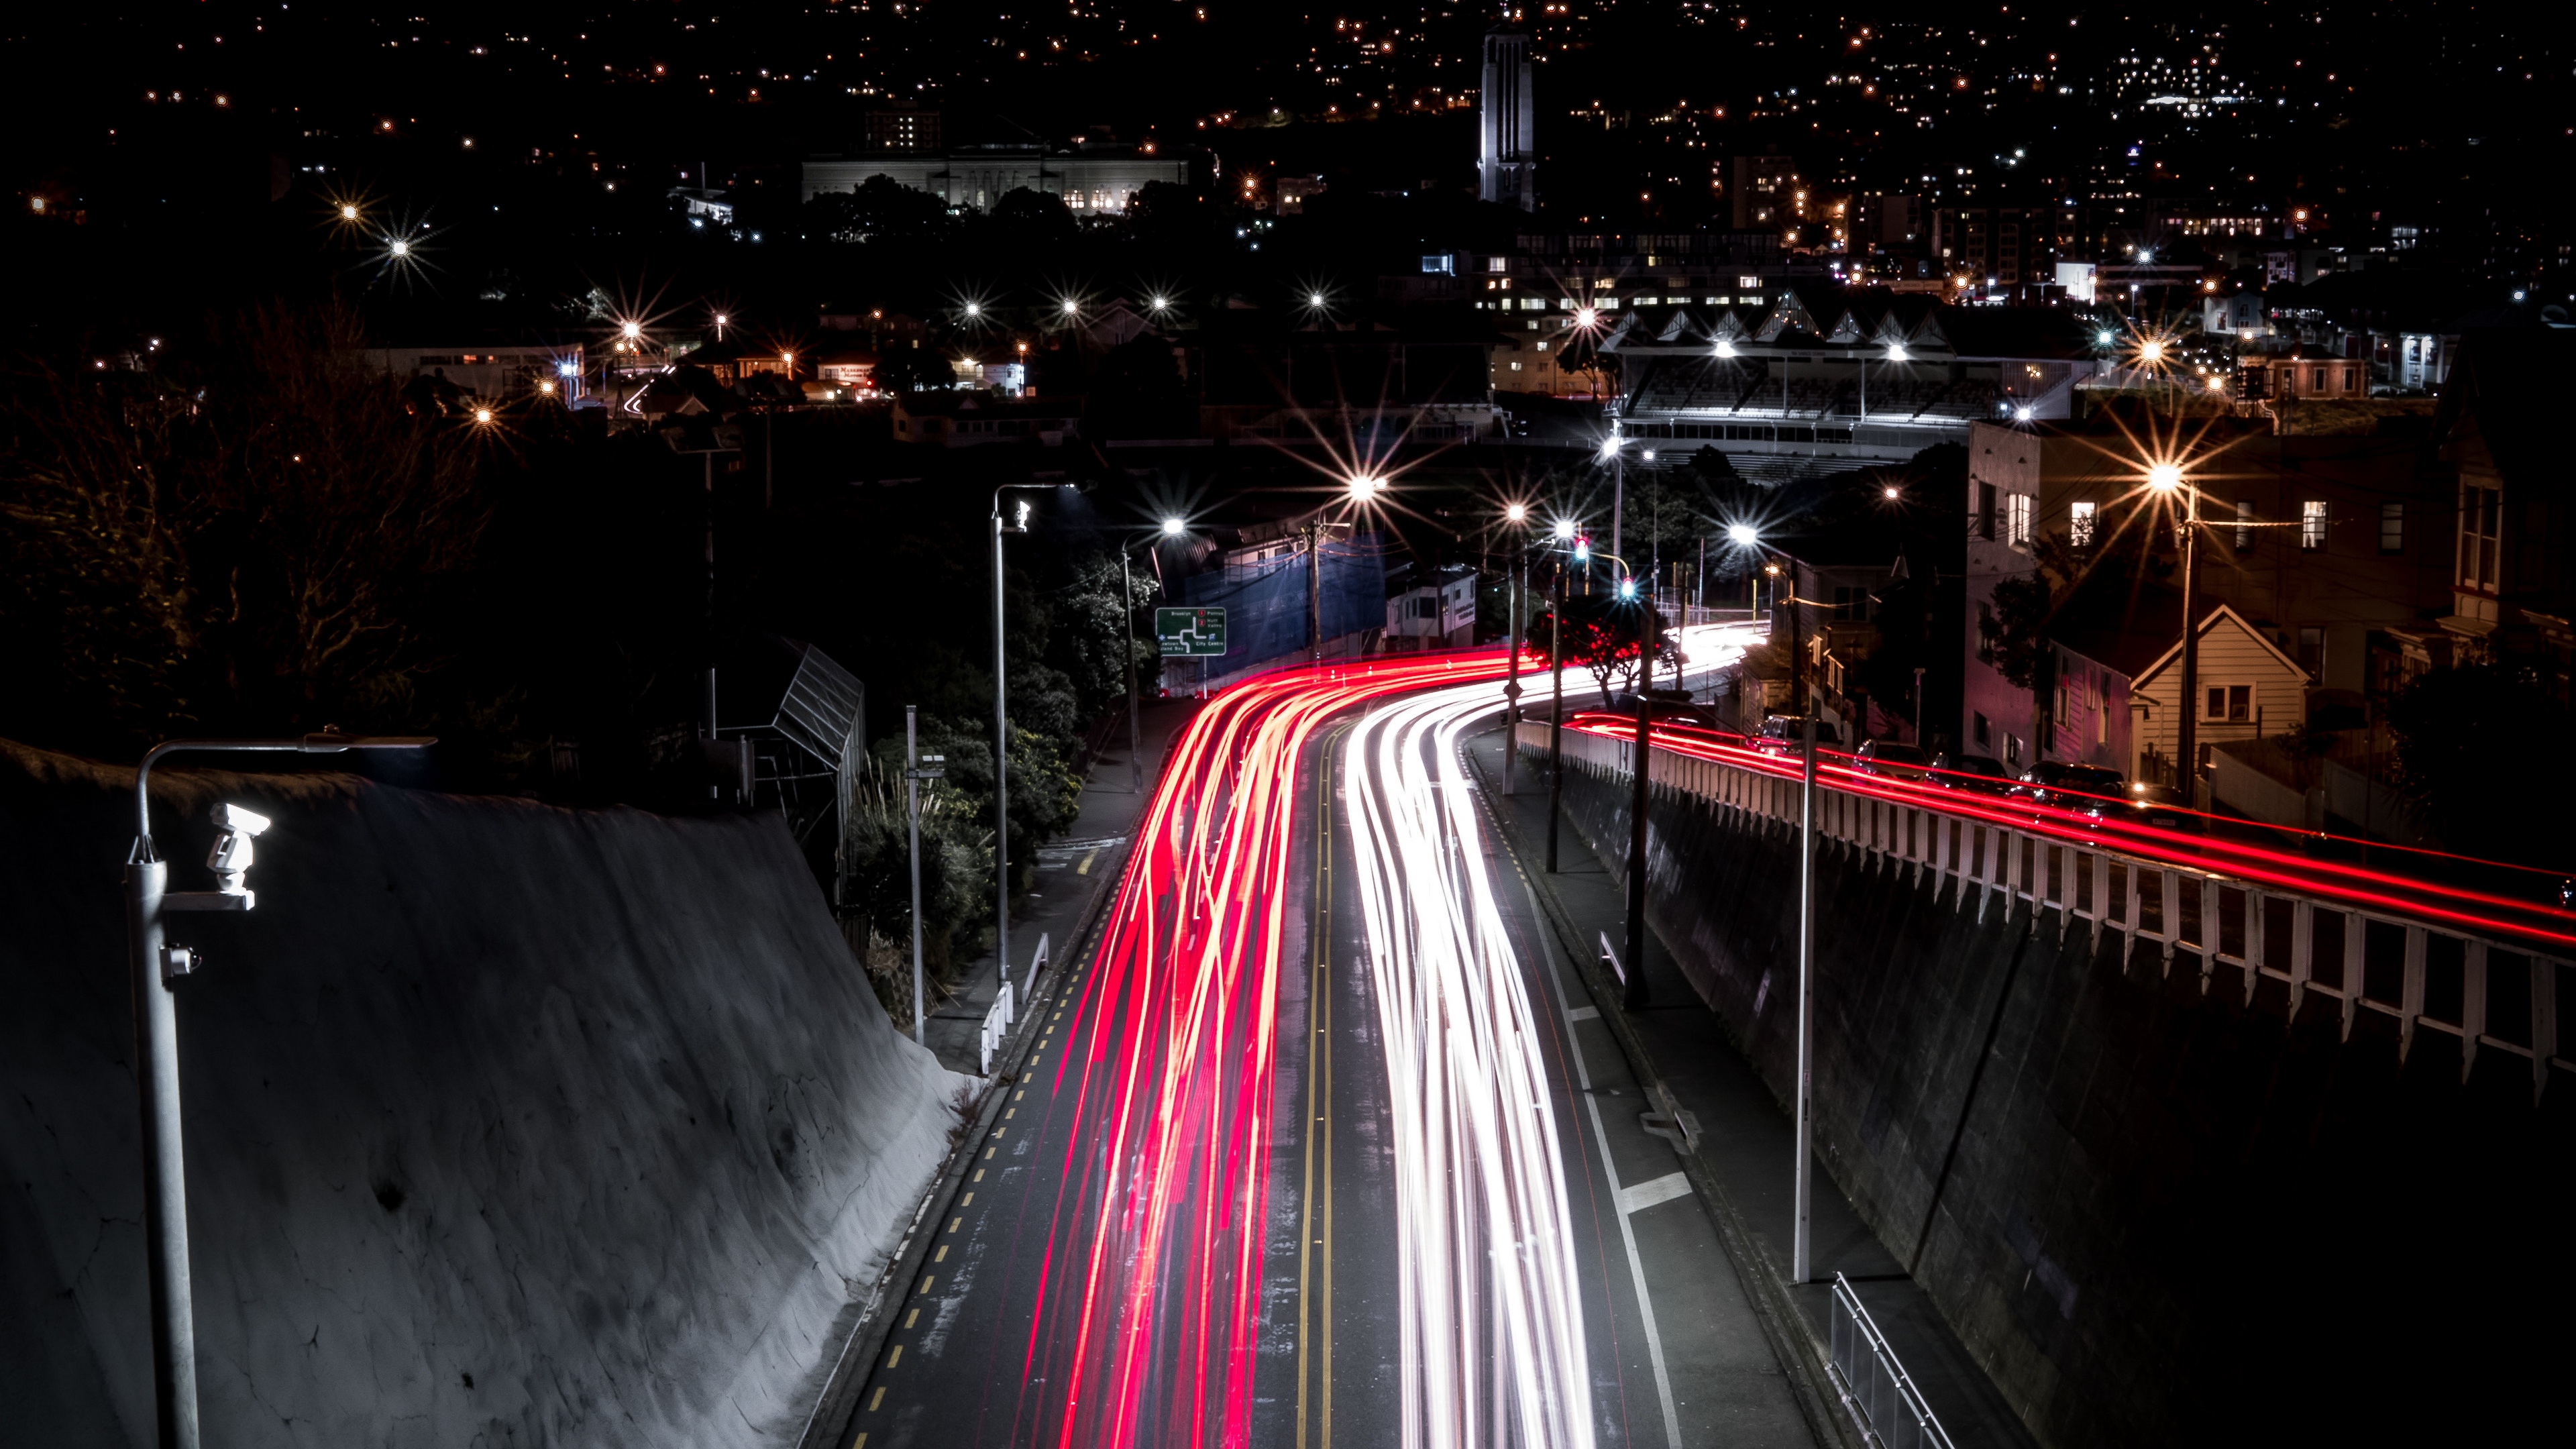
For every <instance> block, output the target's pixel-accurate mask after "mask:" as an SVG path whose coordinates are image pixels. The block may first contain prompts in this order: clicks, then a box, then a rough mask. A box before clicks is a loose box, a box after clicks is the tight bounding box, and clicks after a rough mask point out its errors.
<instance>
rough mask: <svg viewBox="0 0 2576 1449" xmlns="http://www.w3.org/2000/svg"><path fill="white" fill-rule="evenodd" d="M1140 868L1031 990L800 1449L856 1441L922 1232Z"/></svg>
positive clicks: (919, 1252)
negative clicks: (863, 1399) (872, 1371)
mask: <svg viewBox="0 0 2576 1449" xmlns="http://www.w3.org/2000/svg"><path fill="white" fill-rule="evenodd" d="M1168 753H1169V752H1168V751H1166V754H1167V755H1168ZM1161 788H1162V770H1161V768H1160V767H1159V766H1157V768H1156V769H1155V772H1154V776H1153V780H1152V782H1151V785H1150V788H1148V789H1147V790H1146V792H1145V794H1144V796H1143V798H1144V799H1145V800H1146V801H1147V802H1149V803H1150V802H1151V801H1152V799H1153V797H1154V793H1155V791H1157V790H1159V789H1161ZM1138 815H1139V819H1140V820H1141V818H1142V815H1143V812H1142V811H1141V810H1140V811H1139V812H1138ZM1131 839H1132V835H1131ZM1135 865H1136V852H1135V851H1134V849H1132V848H1131V849H1130V850H1129V851H1128V853H1127V859H1126V861H1125V863H1123V864H1122V865H1120V866H1119V868H1118V874H1117V875H1115V876H1103V877H1101V878H1100V881H1099V883H1098V884H1096V885H1094V886H1093V887H1092V891H1091V899H1090V900H1089V901H1088V902H1086V903H1085V904H1084V906H1083V908H1082V915H1081V917H1080V918H1079V920H1078V921H1077V922H1076V924H1075V926H1074V929H1073V939H1074V941H1075V942H1076V945H1075V948H1074V949H1073V950H1072V951H1071V952H1069V953H1068V954H1067V955H1066V957H1065V961H1064V964H1062V965H1059V966H1055V967H1053V968H1052V969H1050V970H1049V971H1048V972H1047V973H1046V975H1045V976H1043V977H1041V978H1040V979H1039V981H1038V984H1037V986H1036V987H1035V988H1034V989H1033V990H1031V991H1030V992H1029V999H1028V1010H1026V1011H1025V1012H1023V1013H1022V1014H1021V1016H1020V1020H1019V1024H1018V1025H1017V1026H1015V1027H1013V1028H1012V1030H1011V1038H1010V1041H1009V1042H1008V1043H1007V1044H1006V1045H1005V1046H1004V1047H1003V1052H1002V1055H1003V1060H1002V1061H1001V1062H999V1063H997V1064H996V1066H995V1070H994V1072H993V1075H992V1077H991V1079H990V1081H989V1085H988V1086H987V1087H986V1088H985V1091H984V1094H983V1101H982V1103H981V1104H980V1105H978V1106H977V1108H976V1109H975V1120H974V1124H973V1126H972V1127H970V1128H969V1129H968V1130H966V1131H964V1132H962V1133H960V1134H959V1135H958V1138H957V1143H956V1145H955V1146H953V1147H951V1148H949V1149H948V1156H947V1158H946V1160H945V1161H943V1162H941V1163H940V1166H939V1172H938V1174H937V1175H936V1176H934V1177H933V1178H932V1179H931V1182H930V1186H929V1187H928V1188H927V1189H926V1190H924V1191H923V1193H922V1195H921V1203H920V1205H919V1206H917V1207H915V1208H914V1209H913V1211H912V1220H911V1222H910V1223H908V1224H906V1225H905V1227H904V1235H903V1240H902V1241H901V1242H900V1243H898V1244H897V1245H896V1247H895V1250H894V1257H893V1259H892V1260H891V1261H890V1262H889V1263H888V1264H887V1266H886V1270H885V1272H884V1273H882V1274H881V1275H879V1276H878V1278H877V1282H876V1286H875V1287H873V1288H871V1289H870V1290H869V1295H868V1301H867V1307H866V1308H864V1309H862V1310H861V1311H860V1313H859V1318H858V1321H857V1322H856V1323H854V1324H852V1325H851V1327H850V1336H849V1338H848V1339H847V1340H846V1341H845V1342H844V1343H843V1344H842V1346H841V1353H840V1357H839V1358H838V1359H836V1360H835V1361H834V1362H833V1365H832V1373H831V1376H830V1377H829V1378H827V1379H825V1380H824V1384H823V1392H822V1393H821V1394H820V1395H819V1396H818V1397H817V1398H816V1399H815V1402H814V1409H813V1412H812V1413H811V1414H810V1415H809V1416H808V1417H807V1418H806V1421H805V1428H804V1431H803V1432H802V1433H800V1434H798V1435H797V1437H796V1445H797V1449H831V1446H834V1445H838V1444H846V1443H848V1442H849V1440H850V1436H851V1423H850V1421H851V1420H852V1419H853V1418H855V1417H856V1416H857V1414H858V1403H859V1392H860V1390H862V1389H864V1388H865V1387H866V1386H867V1379H868V1369H867V1365H869V1364H872V1363H875V1362H876V1361H877V1359H878V1356H879V1355H881V1354H883V1353H884V1352H885V1344H886V1340H887V1339H888V1338H889V1337H891V1336H893V1333H894V1314H893V1312H892V1311H891V1310H890V1309H889V1307H888V1305H889V1304H890V1303H892V1304H900V1303H901V1302H902V1301H903V1300H904V1299H905V1298H906V1297H907V1296H909V1295H908V1294H906V1293H904V1292H903V1291H902V1290H903V1285H905V1284H907V1283H910V1282H911V1281H912V1280H913V1277H914V1275H916V1274H918V1273H919V1272H920V1271H921V1268H922V1264H923V1262H924V1261H925V1260H927V1259H928V1258H929V1256H930V1247H931V1240H932V1239H933V1238H935V1237H937V1236H938V1235H937V1234H935V1233H926V1232H923V1231H922V1225H923V1224H924V1223H925V1222H936V1221H937V1218H936V1217H934V1216H933V1215H932V1213H931V1211H930V1209H931V1205H932V1204H933V1203H941V1204H949V1203H954V1202H955V1201H956V1198H957V1194H958V1191H959V1190H960V1189H961V1188H962V1187H963V1186H964V1185H965V1182H966V1172H967V1169H968V1168H970V1167H972V1166H973V1165H974V1163H975V1154H976V1153H977V1152H978V1151H980V1150H981V1149H982V1148H983V1146H984V1144H985V1141H986V1140H987V1139H988V1138H989V1137H990V1136H991V1134H992V1130H993V1123H994V1122H995V1121H996V1120H998V1119H999V1117H1000V1115H1001V1111H1002V1104H1003V1103H1004V1102H1005V1101H1007V1100H1009V1096H1010V1094H1009V1093H1007V1092H1004V1091H1002V1090H1000V1089H1001V1088H1002V1087H1004V1086H1006V1085H1008V1084H1010V1083H1013V1082H1017V1081H1020V1080H1022V1076H1021V1068H1022V1067H1023V1065H1024V1064H1025V1063H1026V1062H1027V1061H1028V1059H1029V1050H1030V1048H1031V1047H1033V1046H1035V1045H1036V1043H1037V1034H1036V1033H1035V1031H1033V1030H1032V1027H1033V1026H1034V1024H1035V1023H1036V1022H1037V1021H1038V1020H1039V1019H1040V1018H1042V1017H1043V1016H1044V1015H1045V1014H1046V1012H1045V1010H1044V1005H1045V1003H1048V1002H1051V1001H1053V1000H1055V999H1057V997H1058V994H1059V992H1060V991H1061V989H1062V988H1063V987H1064V986H1065V984H1066V983H1067V982H1069V981H1071V980H1074V979H1075V978H1076V977H1077V976H1087V975H1089V974H1090V962H1091V956H1092V953H1093V952H1095V951H1097V950H1098V949H1099V945H1100V941H1099V936H1100V928H1101V924H1102V922H1103V921H1104V920H1105V919H1106V918H1107V915H1108V905H1109V902H1110V901H1112V900H1114V899H1116V897H1117V894H1118V891H1117V888H1118V887H1121V886H1124V885H1125V884H1126V881H1127V873H1128V872H1129V871H1131V870H1133V869H1134V868H1135ZM1076 962H1080V963H1081V964H1082V968H1083V969H1082V970H1081V971H1079V972H1076V971H1074V970H1073V966H1074V963H1076Z"/></svg>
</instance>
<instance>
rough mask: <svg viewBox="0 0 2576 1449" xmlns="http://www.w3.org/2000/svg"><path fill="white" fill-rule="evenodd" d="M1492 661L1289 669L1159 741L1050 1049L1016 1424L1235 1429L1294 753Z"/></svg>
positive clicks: (1246, 1353) (1045, 1437) (1252, 1282)
mask: <svg viewBox="0 0 2576 1449" xmlns="http://www.w3.org/2000/svg"><path fill="white" fill-rule="evenodd" d="M1503 671H1504V659H1503V656H1502V654H1501V653H1500V652H1498V651H1497V652H1487V653H1479V654H1472V655H1457V656H1449V657H1445V658H1440V659H1434V660H1426V661H1424V662H1421V663H1407V664H1395V663H1385V662H1380V663H1375V664H1364V665H1352V666H1340V667H1331V666H1328V667H1323V668H1317V669H1298V670H1290V671H1284V672H1281V673H1278V674H1272V675H1267V676H1264V677H1262V678H1259V679H1255V680H1251V681H1248V682H1246V683H1244V684H1241V685H1238V686H1235V687H1234V688H1232V689H1229V690H1227V691H1225V692H1224V693H1223V694H1220V695H1219V696H1217V697H1216V698H1215V699H1214V700H1213V701H1211V702H1210V703H1209V704H1208V706H1207V707H1206V708H1205V709H1203V710H1202V711H1201V712H1200V713H1199V715H1198V717H1197V718H1196V719H1194V720H1192V721H1191V723H1190V725H1189V727H1188V728H1187V730H1186V731H1185V732H1184V733H1183V734H1182V736H1181V738H1180V739H1179V740H1178V741H1176V742H1175V743H1174V745H1173V747H1172V753H1171V757H1170V759H1169V761H1168V763H1167V765H1166V767H1165V769H1164V773H1163V777H1162V781H1161V783H1160V785H1159V786H1158V787H1157V788H1156V791H1155V795H1154V798H1153V800H1152V802H1151V804H1150V805H1149V806H1148V808H1147V812H1146V816H1145V819H1144V821H1143V823H1142V825H1141V826H1140V829H1139V832H1138V836H1137V840H1136V845H1135V849H1134V850H1133V851H1132V852H1131V853H1130V855H1129V859H1128V865H1127V870H1126V873H1125V875H1124V876H1123V878H1122V879H1121V880H1120V882H1119V885H1118V895H1117V898H1116V902H1115V904H1114V905H1113V906H1112V908H1111V911H1110V915H1109V918H1108V922H1107V925H1106V927H1105V929H1104V932H1103V936H1102V940H1101V945H1100V951H1099V957H1098V965H1097V968H1096V969H1095V970H1094V971H1093V972H1092V973H1091V974H1090V976H1089V978H1088V981H1087V983H1086V985H1085V986H1084V988H1083V992H1082V995H1081V996H1080V997H1079V998H1078V1000H1077V1001H1076V1002H1075V1003H1074V1005H1075V1007H1076V1009H1077V1011H1078V1018H1077V1026H1078V1028H1079V1030H1078V1031H1077V1032H1071V1033H1068V1035H1067V1037H1066V1040H1067V1042H1068V1043H1072V1042H1075V1041H1077V1040H1079V1041H1080V1042H1081V1046H1080V1048H1079V1055H1078V1059H1077V1054H1076V1052H1075V1050H1073V1049H1070V1048H1069V1049H1068V1050H1067V1051H1066V1052H1065V1053H1063V1054H1062V1055H1059V1056H1058V1058H1057V1060H1056V1061H1055V1062H1054V1063H1053V1066H1052V1071H1053V1073H1054V1078H1055V1086H1056V1088H1057V1090H1058V1091H1059V1092H1061V1091H1062V1089H1063V1088H1064V1087H1065V1086H1066V1085H1067V1084H1068V1083H1067V1079H1068V1076H1070V1077H1071V1078H1072V1079H1073V1080H1072V1085H1073V1086H1074V1087H1075V1092H1074V1101H1073V1131H1072V1133H1071V1134H1070V1137H1069V1139H1068V1142H1067V1145H1066V1148H1065V1156H1064V1161H1063V1163H1062V1172H1061V1175H1060V1176H1059V1178H1058V1183H1059V1186H1058V1188H1057V1198H1056V1203H1055V1208H1054V1216H1053V1222H1052V1224H1051V1227H1050V1231H1049V1233H1048V1243H1049V1245H1050V1246H1049V1247H1048V1250H1047V1253H1046V1259H1045V1265H1044V1267H1043V1268H1042V1269H1041V1281H1040V1283H1039V1285H1038V1290H1037V1292H1038V1297H1037V1303H1036V1311H1035V1313H1034V1315H1033V1318H1032V1320H1031V1324H1030V1333H1029V1340H1028V1347H1027V1351H1026V1357H1025V1360H1024V1364H1025V1382H1026V1384H1027V1385H1028V1387H1027V1388H1025V1389H1024V1390H1023V1393H1022V1400H1021V1407H1020V1411H1019V1417H1020V1419H1021V1421H1022V1424H1024V1425H1026V1428H1027V1430H1028V1431H1029V1432H1023V1430H1022V1427H1021V1425H1015V1426H1014V1430H1013V1433H1012V1435H1011V1438H1012V1440H1013V1441H1014V1442H1017V1441H1020V1440H1023V1439H1035V1440H1039V1441H1050V1440H1051V1441H1052V1442H1054V1443H1057V1444H1060V1445H1064V1446H1068V1449H1071V1446H1077V1445H1079V1446H1085V1449H1088V1446H1093V1445H1107V1446H1119V1449H1123V1446H1127V1445H1132V1444H1136V1443H1139V1442H1153V1443H1161V1444H1198V1443H1208V1442H1214V1443H1216V1444H1220V1445H1227V1446H1232V1445H1240V1444H1244V1443H1246V1442H1248V1439H1249V1436H1250V1432H1251V1412H1252V1374H1253V1366H1254V1349H1255V1336H1256V1333H1257V1331H1258V1319H1259V1308H1260V1303H1261V1251H1262V1224H1263V1223H1264V1221H1265V1220H1266V1213H1267V1210H1268V1203H1267V1197H1268V1188H1267V1181H1268V1179H1267V1176H1266V1171H1265V1165H1266V1161H1267V1156H1268V1153H1269V1150H1270V1147H1271V1137H1272V1130H1273V1127H1272V1117H1271V1113H1272V1078H1273V1072H1274V1068H1275V1066H1276V1062H1277V1049H1278V1042H1277V1038H1276V1030H1275V1020H1274V1015H1273V1006H1274V1002H1275V1000H1276V997H1277V990H1278V981H1279V969H1280V961H1281V955H1282V928H1283V924H1284V920H1285V908H1286V905H1287V902H1286V901H1285V900H1284V899H1283V898H1282V892H1281V890H1280V886H1281V884H1282V882H1284V881H1285V880H1287V879H1288V876H1289V867H1290V864H1291V860H1290V848H1291V844H1292V841H1293V840H1294V838H1295V837H1294V833H1293V826H1294V820H1293V816H1294V813H1295V811H1294V802H1295V799H1296V788H1297V782H1296V773H1297V763H1298V760H1299V759H1300V757H1301V755H1302V752H1303V751H1304V749H1305V747H1306V746H1307V744H1308V743H1309V742H1310V741H1311V740H1312V738H1313V737H1314V733H1315V731H1316V729H1317V728H1318V727H1319V726H1321V725H1322V724H1323V723H1324V722H1325V721H1326V720H1327V719H1328V718H1330V717H1331V716H1333V715H1335V714H1337V713H1339V712H1341V711H1343V710H1346V709H1349V708H1351V707H1352V706H1354V705H1360V704H1364V703H1367V702H1369V701H1371V700H1375V699H1379V698H1382V697H1385V696H1388V695H1392V694H1396V693H1400V692H1403V691H1408V690H1415V689H1421V688H1424V687H1426V686H1431V685H1440V684H1452V685H1454V684H1462V683H1468V682H1472V681H1479V680H1485V679H1492V678H1498V677H1500V676H1501V674H1502V673H1503ZM1040 1069H1041V1070H1043V1069H1045V1068H1044V1067H1043V1066H1042V1067H1041V1068H1040ZM1032 1421H1033V1422H1032Z"/></svg>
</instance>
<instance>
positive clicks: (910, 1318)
mask: <svg viewBox="0 0 2576 1449" xmlns="http://www.w3.org/2000/svg"><path fill="white" fill-rule="evenodd" d="M920 1321H921V1310H920V1309H918V1308H916V1309H914V1310H912V1311H911V1312H910V1313H907V1314H905V1315H904V1316H903V1326H904V1327H906V1328H910V1327H912V1326H913V1325H914V1324H916V1323H919V1322H920Z"/></svg>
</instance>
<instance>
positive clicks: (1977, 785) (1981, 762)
mask: <svg viewBox="0 0 2576 1449" xmlns="http://www.w3.org/2000/svg"><path fill="white" fill-rule="evenodd" d="M1932 783H1933V784H1935V785H1938V786H1940V787H1941V788H1942V789H1944V790H1968V791H1973V792H1975V793H1977V794H1979V795H2000V794H2002V793H2004V792H2005V791H2006V790H2009V789H2011V788H2012V777H2011V776H2009V775H2006V774H2005V773H2004V762H2003V761H2001V760H1998V759H1996V758H1995V757H1994V756H1992V755H1951V754H1942V755H1935V756H1933V757H1932Z"/></svg>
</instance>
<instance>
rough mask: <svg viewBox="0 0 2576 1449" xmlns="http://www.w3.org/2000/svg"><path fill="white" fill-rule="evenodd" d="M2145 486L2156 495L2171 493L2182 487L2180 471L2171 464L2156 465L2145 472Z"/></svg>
mask: <svg viewBox="0 0 2576 1449" xmlns="http://www.w3.org/2000/svg"><path fill="white" fill-rule="evenodd" d="M2147 486H2148V487H2150V488H2153V489H2154V490H2156V491H2157V492H2158V493H2171V492H2174V491H2176V490H2177V489H2179V488H2181V487H2182V469H2181V468H2179V467H2177V466H2175V465H2174V464H2171V463H2158V464H2156V465H2155V466H2153V467H2151V468H2149V469H2148V470H2147Z"/></svg>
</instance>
